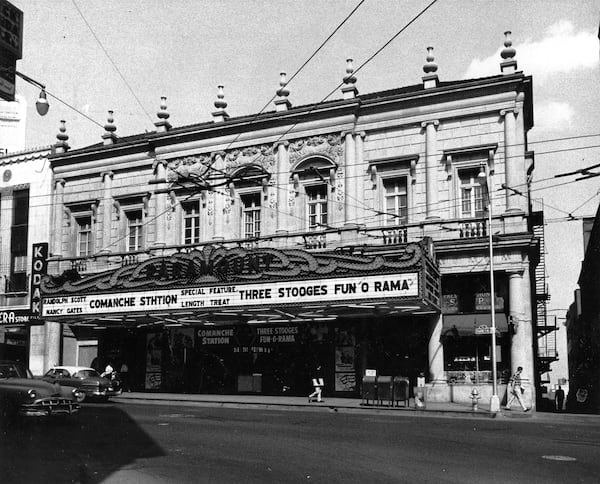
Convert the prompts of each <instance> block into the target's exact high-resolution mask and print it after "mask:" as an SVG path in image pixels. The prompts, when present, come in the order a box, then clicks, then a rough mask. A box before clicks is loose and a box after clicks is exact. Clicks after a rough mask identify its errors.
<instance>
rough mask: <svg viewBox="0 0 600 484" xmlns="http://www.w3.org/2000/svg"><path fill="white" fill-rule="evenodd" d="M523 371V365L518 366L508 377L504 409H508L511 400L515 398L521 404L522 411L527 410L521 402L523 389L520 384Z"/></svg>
mask: <svg viewBox="0 0 600 484" xmlns="http://www.w3.org/2000/svg"><path fill="white" fill-rule="evenodd" d="M522 372H523V367H522V366H519V367H518V368H517V371H516V372H515V374H514V375H513V376H512V377H511V378H510V381H509V383H508V401H507V402H506V410H510V406H511V404H512V402H514V400H515V398H516V399H517V400H518V401H519V403H520V404H521V407H522V408H523V411H524V412H529V410H530V409H529V408H527V407H526V406H525V404H524V403H523V398H522V397H523V393H525V390H524V389H523V387H522V386H521V373H522Z"/></svg>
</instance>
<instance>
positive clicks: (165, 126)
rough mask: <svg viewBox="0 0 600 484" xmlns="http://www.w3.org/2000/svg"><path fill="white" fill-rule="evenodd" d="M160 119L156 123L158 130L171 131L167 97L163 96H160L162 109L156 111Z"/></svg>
mask: <svg viewBox="0 0 600 484" xmlns="http://www.w3.org/2000/svg"><path fill="white" fill-rule="evenodd" d="M156 116H157V117H158V121H157V122H156V123H154V126H156V130H157V131H159V132H165V131H169V129H171V123H169V116H171V115H170V114H169V112H168V111H167V98H166V96H161V98H160V111H159V112H157V113H156Z"/></svg>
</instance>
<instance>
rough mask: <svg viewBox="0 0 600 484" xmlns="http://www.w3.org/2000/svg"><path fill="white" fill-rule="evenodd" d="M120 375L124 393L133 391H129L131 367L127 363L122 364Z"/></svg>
mask: <svg viewBox="0 0 600 484" xmlns="http://www.w3.org/2000/svg"><path fill="white" fill-rule="evenodd" d="M119 373H120V374H121V389H122V390H123V391H124V392H129V391H131V390H129V366H127V363H126V362H123V363H122V364H121V371H120V372H119Z"/></svg>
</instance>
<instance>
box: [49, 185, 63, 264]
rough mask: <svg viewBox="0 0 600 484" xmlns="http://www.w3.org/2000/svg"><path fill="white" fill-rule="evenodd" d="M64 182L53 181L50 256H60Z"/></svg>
mask: <svg viewBox="0 0 600 484" xmlns="http://www.w3.org/2000/svg"><path fill="white" fill-rule="evenodd" d="M64 195H65V180H64V179H62V178H59V179H57V180H55V181H54V231H53V232H54V237H53V240H52V255H53V256H54V257H56V256H61V255H62V243H63V211H64Z"/></svg>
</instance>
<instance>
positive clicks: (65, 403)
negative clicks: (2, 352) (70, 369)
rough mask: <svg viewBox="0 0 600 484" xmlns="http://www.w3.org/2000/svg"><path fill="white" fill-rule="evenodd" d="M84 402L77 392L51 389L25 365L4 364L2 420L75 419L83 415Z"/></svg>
mask: <svg viewBox="0 0 600 484" xmlns="http://www.w3.org/2000/svg"><path fill="white" fill-rule="evenodd" d="M80 399H81V392H80V391H79V390H78V389H77V388H67V387H61V386H60V385H51V384H50V383H47V382H45V381H41V380H39V379H36V378H34V377H33V375H32V374H31V371H29V369H28V368H26V367H25V366H24V365H22V364H21V363H17V362H14V361H0V420H1V419H3V418H7V419H10V418H13V417H15V416H17V415H20V416H24V417H46V416H52V415H72V414H74V413H77V412H78V411H79V400H80Z"/></svg>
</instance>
